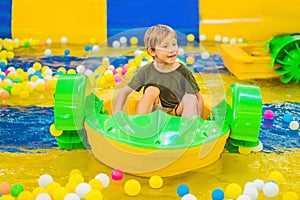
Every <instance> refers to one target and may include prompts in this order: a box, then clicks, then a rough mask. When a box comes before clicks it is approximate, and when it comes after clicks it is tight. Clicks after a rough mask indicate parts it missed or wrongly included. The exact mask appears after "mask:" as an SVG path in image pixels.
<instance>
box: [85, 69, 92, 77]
mask: <svg viewBox="0 0 300 200" xmlns="http://www.w3.org/2000/svg"><path fill="white" fill-rule="evenodd" d="M84 74H85V75H87V76H91V75H92V74H93V71H92V70H90V69H87V70H86V71H85V72H84Z"/></svg>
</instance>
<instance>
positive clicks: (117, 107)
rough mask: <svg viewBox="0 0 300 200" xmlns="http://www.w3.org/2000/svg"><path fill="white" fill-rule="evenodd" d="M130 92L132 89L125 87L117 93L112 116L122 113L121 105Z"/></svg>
mask: <svg viewBox="0 0 300 200" xmlns="http://www.w3.org/2000/svg"><path fill="white" fill-rule="evenodd" d="M132 91H133V89H132V88H130V87H129V86H127V85H126V86H125V87H123V88H122V89H121V90H120V91H119V93H118V95H117V98H116V104H115V107H114V109H113V114H116V113H117V112H120V111H122V108H123V105H124V104H125V102H126V99H127V97H128V95H129V94H130V93H131V92H132Z"/></svg>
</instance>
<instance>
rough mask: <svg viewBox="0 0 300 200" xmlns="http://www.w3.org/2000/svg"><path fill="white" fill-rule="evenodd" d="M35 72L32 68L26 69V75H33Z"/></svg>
mask: <svg viewBox="0 0 300 200" xmlns="http://www.w3.org/2000/svg"><path fill="white" fill-rule="evenodd" d="M35 72H36V70H35V69H34V68H33V67H29V68H28V69H27V73H28V74H33V73H35Z"/></svg>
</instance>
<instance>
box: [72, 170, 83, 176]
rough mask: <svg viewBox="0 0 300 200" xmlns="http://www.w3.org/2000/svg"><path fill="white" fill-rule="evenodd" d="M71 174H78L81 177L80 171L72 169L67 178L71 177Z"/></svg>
mask: <svg viewBox="0 0 300 200" xmlns="http://www.w3.org/2000/svg"><path fill="white" fill-rule="evenodd" d="M73 174H79V175H82V172H81V170H80V169H72V170H71V171H70V173H69V176H72V175H73Z"/></svg>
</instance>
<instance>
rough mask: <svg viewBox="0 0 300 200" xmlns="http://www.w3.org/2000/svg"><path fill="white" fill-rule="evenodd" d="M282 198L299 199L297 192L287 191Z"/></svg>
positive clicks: (287, 199) (284, 199) (286, 199)
mask: <svg viewBox="0 0 300 200" xmlns="http://www.w3.org/2000/svg"><path fill="white" fill-rule="evenodd" d="M282 200H299V196H298V194H296V193H295V192H292V191H288V192H286V193H284V194H283V195H282Z"/></svg>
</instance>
